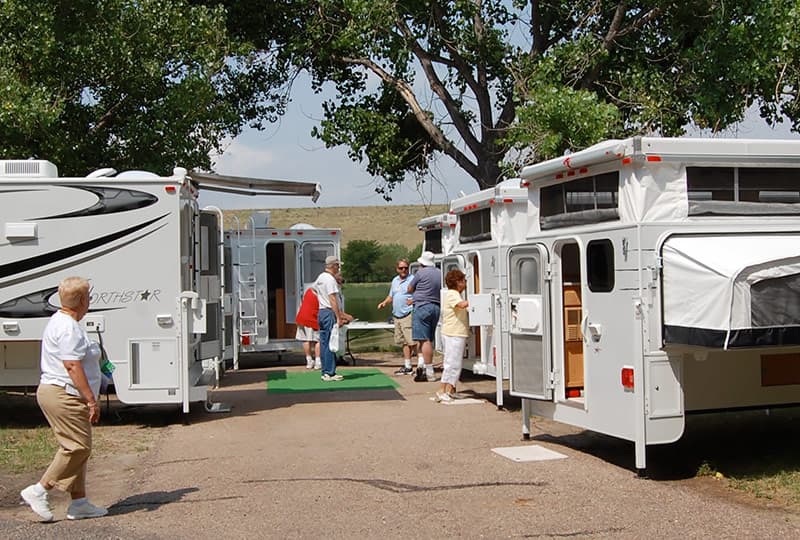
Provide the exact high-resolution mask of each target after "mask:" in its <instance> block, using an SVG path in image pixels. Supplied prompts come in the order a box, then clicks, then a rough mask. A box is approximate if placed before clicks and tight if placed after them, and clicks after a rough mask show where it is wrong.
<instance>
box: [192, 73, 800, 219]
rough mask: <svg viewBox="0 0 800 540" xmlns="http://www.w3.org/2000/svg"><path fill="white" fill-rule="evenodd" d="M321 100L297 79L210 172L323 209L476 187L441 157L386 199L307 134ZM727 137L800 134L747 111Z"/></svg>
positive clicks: (231, 204) (257, 203)
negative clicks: (316, 187)
mask: <svg viewBox="0 0 800 540" xmlns="http://www.w3.org/2000/svg"><path fill="white" fill-rule="evenodd" d="M322 99H323V97H321V96H320V95H316V94H313V93H312V92H311V91H310V90H307V89H305V88H304V85H303V81H301V80H298V81H297V82H296V85H295V95H294V99H293V101H292V102H291V103H290V105H289V108H288V110H287V113H286V115H285V116H284V117H283V118H282V119H281V120H280V122H279V123H277V124H274V125H271V126H269V127H268V128H267V129H266V130H265V131H256V130H247V131H245V132H244V133H243V134H242V135H240V136H239V137H237V138H236V139H234V140H233V141H231V142H230V144H229V146H228V147H227V150H226V151H225V152H224V154H223V155H222V156H221V157H220V158H218V159H217V160H216V165H215V171H216V172H218V173H220V174H229V175H234V176H247V177H254V178H273V179H281V180H295V181H302V182H317V183H319V184H320V185H321V186H322V195H321V196H320V198H319V201H318V202H317V206H326V207H328V206H382V205H390V204H448V203H449V202H450V199H452V198H454V197H456V196H458V194H459V192H460V191H463V192H464V193H472V192H475V191H477V189H478V187H477V184H476V183H475V181H474V180H473V179H471V178H470V177H468V176H467V175H466V174H465V173H463V172H462V171H461V170H460V169H459V168H458V167H456V166H455V165H454V164H453V162H452V161H451V160H449V159H448V158H444V157H441V158H440V160H439V162H438V163H437V164H435V165H434V169H435V178H433V179H432V180H429V181H427V182H426V183H425V184H424V185H422V186H421V187H420V188H419V189H417V187H416V186H414V185H412V184H413V182H405V183H404V184H403V185H402V186H401V187H400V188H398V189H397V190H395V192H394V193H393V197H392V199H393V200H392V202H390V203H387V202H386V201H384V200H383V198H382V197H381V196H380V195H379V194H377V193H375V186H376V182H375V180H374V179H373V178H372V177H371V176H370V175H369V174H367V173H366V171H365V166H364V164H359V163H355V162H353V161H351V160H350V158H348V157H347V150H346V149H345V148H343V147H338V148H331V149H327V148H325V146H324V144H323V143H322V142H321V141H319V140H317V139H315V138H313V137H312V136H311V129H312V128H313V127H314V126H315V125H317V123H318V121H319V119H320V118H321V116H322V113H321V103H322ZM693 135H695V136H697V135H702V133H700V132H695V133H694V134H693ZM729 135H730V136H734V137H739V138H756V139H761V138H773V139H775V138H791V139H797V138H800V135H798V134H796V133H790V132H789V130H788V127H787V126H786V123H784V124H783V125H782V127H780V128H779V129H775V130H773V129H771V128H769V127H768V126H766V124H765V123H764V122H763V121H761V120H760V119H758V118H757V114H754V113H751V114H749V115H748V119H747V120H746V121H745V122H743V123H742V124H741V125H739V126H737V128H736V129H735V130H734V131H731V132H730V133H729ZM200 204H201V206H205V205H214V206H218V207H220V208H222V209H235V208H276V207H282V208H303V207H311V206H314V204H313V203H312V202H311V200H310V199H307V198H305V197H281V198H263V199H257V198H253V197H241V196H239V197H237V196H235V195H229V194H221V193H213V192H201V195H200Z"/></svg>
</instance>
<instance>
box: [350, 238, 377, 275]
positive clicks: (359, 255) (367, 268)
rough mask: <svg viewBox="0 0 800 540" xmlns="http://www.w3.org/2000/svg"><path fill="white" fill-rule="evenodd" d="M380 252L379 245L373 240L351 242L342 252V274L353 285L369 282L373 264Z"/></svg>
mask: <svg viewBox="0 0 800 540" xmlns="http://www.w3.org/2000/svg"><path fill="white" fill-rule="evenodd" d="M380 252H381V248H380V244H379V243H378V242H376V241H375V240H351V241H350V242H348V243H347V246H345V248H344V249H343V250H342V274H343V275H344V277H345V278H347V280H348V281H353V282H355V283H364V282H368V281H371V280H372V275H373V264H374V263H375V261H376V260H377V259H378V256H379V255H380Z"/></svg>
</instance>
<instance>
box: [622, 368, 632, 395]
mask: <svg viewBox="0 0 800 540" xmlns="http://www.w3.org/2000/svg"><path fill="white" fill-rule="evenodd" d="M621 378H622V387H623V388H624V389H625V390H633V368H632V367H624V368H622V377H621Z"/></svg>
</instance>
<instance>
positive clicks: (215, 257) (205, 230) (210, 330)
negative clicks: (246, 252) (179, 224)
mask: <svg viewBox="0 0 800 540" xmlns="http://www.w3.org/2000/svg"><path fill="white" fill-rule="evenodd" d="M221 233H222V213H221V212H219V211H216V210H211V209H203V210H201V211H200V233H199V238H198V242H197V244H196V246H197V251H198V254H197V258H196V259H197V265H198V270H199V273H200V277H199V283H198V289H199V290H198V292H199V293H200V297H201V298H205V299H206V317H207V325H206V328H207V332H206V333H205V334H203V335H202V338H201V340H200V359H201V360H205V359H210V358H220V357H221V354H222V347H223V341H224V335H223V333H224V324H223V323H224V317H223V313H222V295H223V285H222V284H223V279H224V276H223V262H222V261H223V253H222V251H221V250H222V235H221Z"/></svg>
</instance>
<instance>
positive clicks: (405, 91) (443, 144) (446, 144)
mask: <svg viewBox="0 0 800 540" xmlns="http://www.w3.org/2000/svg"><path fill="white" fill-rule="evenodd" d="M337 60H338V61H340V62H342V63H345V64H354V65H360V66H363V67H365V68H367V69H369V70H370V71H372V72H373V73H375V74H376V75H377V76H378V77H380V79H381V80H382V81H383V82H384V83H386V84H388V85H389V86H391V87H393V88H394V89H395V90H397V92H398V93H399V94H400V96H401V97H402V98H403V99H404V100H405V102H406V103H407V104H408V106H409V107H410V108H411V111H412V112H413V113H414V117H415V118H416V119H417V121H418V122H419V124H420V125H421V126H422V128H423V129H424V130H425V131H426V132H427V133H428V135H429V136H430V138H431V139H432V140H433V142H434V144H436V145H437V146H438V147H439V149H440V150H441V151H442V152H444V153H445V154H446V155H448V156H450V157H451V158H452V159H453V160H454V161H455V162H456V163H458V165H459V167H461V168H462V169H464V170H465V171H466V172H467V173H468V174H469V175H470V176H472V177H473V178H475V179H476V180H478V179H479V176H480V175H479V171H478V167H477V166H476V165H475V164H474V163H473V162H472V161H470V159H469V158H468V157H467V156H466V155H464V153H463V152H461V151H460V150H459V149H458V148H456V146H455V145H454V144H453V143H452V142H451V141H450V140H449V139H448V138H447V137H446V136H445V134H444V133H443V132H442V130H441V129H439V127H438V126H436V124H434V123H433V122H432V121H431V119H430V117H429V116H428V114H427V112H426V111H425V110H424V109H423V108H422V106H420V104H419V101H418V100H417V97H416V96H415V95H414V91H413V90H412V89H411V87H410V86H409V85H408V83H406V82H405V81H403V80H401V79H398V78H396V77H393V76H392V75H391V74H389V73H388V72H387V71H386V70H385V69H383V68H382V67H381V66H379V65H378V64H376V63H375V62H373V61H372V60H370V59H369V58H355V57H349V56H340V57H337Z"/></svg>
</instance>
